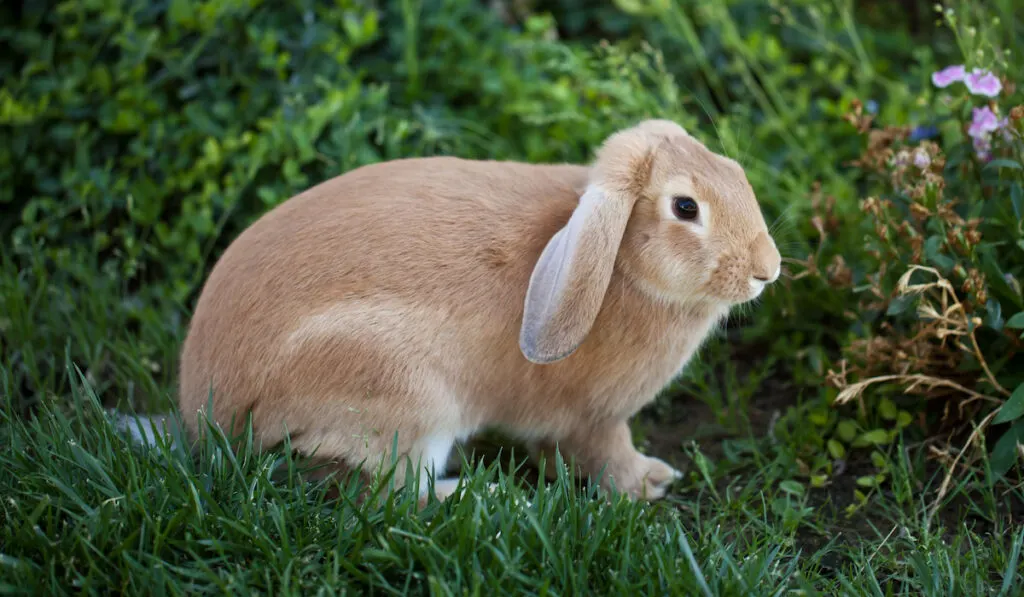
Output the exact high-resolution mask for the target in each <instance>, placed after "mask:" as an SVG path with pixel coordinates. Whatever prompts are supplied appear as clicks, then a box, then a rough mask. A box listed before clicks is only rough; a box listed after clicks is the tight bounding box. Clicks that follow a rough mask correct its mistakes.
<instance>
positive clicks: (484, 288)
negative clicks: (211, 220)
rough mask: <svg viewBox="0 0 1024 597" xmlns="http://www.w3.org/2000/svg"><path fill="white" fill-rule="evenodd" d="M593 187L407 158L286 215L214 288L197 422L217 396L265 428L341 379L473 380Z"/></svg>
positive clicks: (282, 209)
mask: <svg viewBox="0 0 1024 597" xmlns="http://www.w3.org/2000/svg"><path fill="white" fill-rule="evenodd" d="M586 176H587V171H586V169H585V168H583V167H579V166H570V165H528V164H520V163H506V162H484V161H471V160H462V159H458V158H421V159H409V160H397V161H393V162H385V163H381V164H376V165H372V166H367V167H363V168H360V169H357V170H354V171H352V172H349V173H347V174H345V175H342V176H339V177H337V178H334V179H331V180H329V181H326V182H324V183H322V184H320V185H318V186H316V187H313V188H311V189H309V190H308V191H306V192H304V193H302V194H300V195H297V196H296V197H294V198H292V199H291V200H289V201H286V202H284V203H283V204H281V205H279V206H278V207H277V208H275V209H273V210H271V211H270V212H268V213H267V214H266V215H264V216H263V217H262V218H260V219H259V220H258V221H257V222H255V223H254V224H253V225H252V226H250V227H249V228H248V229H246V230H245V231H244V232H243V233H242V234H241V235H240V236H239V237H238V238H237V239H236V240H235V241H234V242H233V243H232V244H231V245H230V246H229V247H228V249H227V250H226V251H225V252H224V254H223V256H222V257H221V258H220V260H219V261H218V263H217V264H216V265H215V266H214V268H213V270H212V271H211V273H210V276H209V279H208V280H207V282H206V284H205V286H204V288H203V291H202V293H201V295H200V298H199V301H198V303H197V305H196V310H195V312H194V315H193V318H192V322H191V324H190V330H189V335H188V337H187V338H186V342H185V345H184V347H183V351H182V358H181V372H180V382H181V383H180V401H181V407H182V412H183V414H185V415H186V416H185V419H186V422H189V423H194V420H192V419H193V418H192V417H191V416H190V414H191V413H194V412H195V411H196V410H197V409H199V408H201V407H203V406H205V404H206V401H207V399H208V397H209V395H210V394H209V393H210V391H211V389H212V391H213V414H214V417H215V418H216V419H217V420H218V421H220V422H221V423H222V424H226V423H227V422H228V421H230V419H231V417H232V416H234V417H236V418H237V419H239V420H241V419H242V418H243V417H244V416H245V413H246V412H247V411H252V413H253V415H254V423H257V422H258V421H257V419H265V420H266V421H273V420H274V419H275V417H278V416H279V412H278V411H286V410H288V409H296V408H303V409H307V410H308V409H309V408H313V409H314V410H315V409H316V404H317V401H319V400H324V399H325V397H326V396H329V395H332V394H337V393H338V392H340V391H345V390H346V388H339V387H338V383H339V380H345V382H344V383H351V384H352V387H351V388H347V389H348V390H349V391H360V392H363V391H365V392H367V393H380V394H382V395H386V394H389V393H400V392H407V391H408V388H404V387H389V386H391V385H394V384H398V385H402V384H406V385H408V384H411V383H420V382H422V383H426V382H425V381H424V379H425V377H424V376H428V377H431V378H432V379H435V381H437V380H441V381H440V382H441V383H449V384H452V383H461V381H460V380H464V378H465V377H466V375H467V373H466V371H467V370H466V369H465V364H464V363H463V360H464V359H465V355H466V354H467V353H468V354H472V355H473V356H475V357H477V358H485V355H483V354H480V351H479V350H477V349H478V348H480V347H481V346H483V345H492V346H493V344H494V343H502V344H504V343H507V344H508V348H509V351H508V352H509V354H517V353H516V350H517V349H516V337H517V333H518V325H519V319H520V318H521V315H522V301H523V297H524V294H525V291H526V287H527V284H528V280H529V277H530V272H531V269H532V266H533V263H534V262H535V260H536V257H537V256H538V255H539V254H540V252H541V251H542V250H543V248H544V245H545V243H546V242H547V240H548V239H549V238H550V237H551V235H552V234H554V233H555V231H557V230H558V229H559V228H560V227H561V226H562V225H563V224H564V223H565V221H566V220H567V219H568V218H569V216H570V214H571V213H572V210H573V208H574V207H575V205H576V203H577V200H578V197H579V193H580V192H581V191H582V189H583V188H584V186H585V184H586ZM500 352H505V351H500ZM327 364H329V366H330V370H324V369H323V368H324V367H325V366H327ZM477 371H479V369H477ZM396 408H401V406H396Z"/></svg>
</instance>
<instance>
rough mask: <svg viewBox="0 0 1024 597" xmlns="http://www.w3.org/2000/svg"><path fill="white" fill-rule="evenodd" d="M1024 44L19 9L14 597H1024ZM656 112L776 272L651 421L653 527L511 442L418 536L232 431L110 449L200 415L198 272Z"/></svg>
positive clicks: (7, 60) (2, 495)
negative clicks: (318, 213)
mask: <svg viewBox="0 0 1024 597" xmlns="http://www.w3.org/2000/svg"><path fill="white" fill-rule="evenodd" d="M1021 19H1022V15H1021V14H1020V11H1019V10H1016V7H1015V2H1014V1H1013V0H994V1H992V2H988V3H978V2H950V3H948V4H943V5H941V6H935V5H934V4H932V3H928V2H914V1H912V0H906V1H902V2H881V1H878V2H875V1H873V0H872V1H864V2H852V1H848V0H830V1H828V2H817V1H812V0H798V1H795V2H787V3H778V2H774V1H771V2H764V1H753V0H727V1H725V2H722V3H720V4H710V3H696V2H683V1H680V2H674V1H670V0H629V1H626V0H618V1H616V2H611V3H593V4H591V3H584V2H580V1H578V0H549V1H543V2H542V1H540V0H536V1H526V2H521V1H499V2H473V1H470V0H395V1H393V2H391V1H389V2H376V3H375V2H369V1H360V0H337V1H336V2H333V3H326V2H314V1H312V0H288V1H287V2H277V3H270V2H261V1H259V0H207V1H203V2H190V1H188V0H171V1H169V2H159V3H146V2H141V1H139V0H107V1H77V2H75V1H66V2H38V3H18V4H17V5H15V4H13V3H8V4H4V5H3V6H0V39H2V40H3V42H4V44H5V45H6V46H8V47H10V48H11V50H10V51H9V52H4V53H3V56H0V73H2V74H3V84H2V85H3V86H2V87H0V141H2V142H0V207H2V212H0V233H2V234H3V238H4V242H3V244H2V245H0V446H2V447H3V449H2V450H0V592H3V593H4V594H16V595H20V594H24V595H40V594H65V593H67V594H70V593H76V594H83V593H84V594H110V593H122V594H145V595H159V594H186V593H187V594H208V593H217V594H224V593H230V594H248V593H267V594H281V595H285V594H342V593H346V594H351V593H359V594H362V593H373V594H378V593H379V594H390V593H402V594H406V593H412V594H421V593H430V594H452V595H454V594H474V595H475V594H487V593H489V594H494V593H495V592H497V591H501V592H502V593H516V594H551V595H565V594H581V593H583V594H620V593H621V594H658V595H664V594H682V595H797V594H799V595H818V594H821V595H1001V596H1002V595H1005V596H1009V595H1018V594H1024V561H1022V554H1021V550H1022V547H1024V524H1022V521H1024V476H1022V474H1021V463H1022V462H1024V351H1022V348H1024V340H1022V339H1024V334H1022V330H1024V294H1022V290H1021V279H1022V277H1024V224H1022V222H1024V158H1022V156H1024V140H1022V131H1024V99H1022V95H1024V93H1022V91H1021V90H1018V82H1019V83H1020V84H1024V67H1022V66H1021V64H1022V63H1021V62H1020V61H1019V58H1018V57H1019V56H1021V55H1022V52H1024V48H1022V47H1021V40H1024V22H1022V20H1021ZM960 65H962V66H963V67H964V68H963V69H958V68H956V67H958V66H960ZM652 116H653V117H661V118H670V119H673V120H676V121H677V122H679V123H680V124H682V125H684V126H685V127H686V128H687V129H689V130H690V131H691V132H692V133H693V134H694V135H697V136H699V137H700V138H701V139H702V140H703V141H705V142H706V143H707V144H708V145H709V147H711V148H713V149H715V150H716V151H719V152H721V153H723V154H726V155H729V156H732V157H734V158H735V159H736V160H738V161H739V162H740V163H741V164H742V165H743V166H744V168H745V170H746V172H747V176H748V178H749V179H750V182H751V184H752V185H753V187H754V189H755V190H756V192H757V194H758V197H759V200H760V202H761V205H762V208H763V211H764V214H765V217H766V220H767V221H768V223H769V225H770V226H771V229H772V232H773V235H774V236H775V238H776V240H777V243H778V246H779V248H780V250H781V252H782V253H783V256H784V266H785V267H784V272H785V273H784V276H783V279H782V280H781V281H780V282H779V283H778V284H776V285H775V286H773V287H772V288H771V290H770V291H769V292H767V293H766V295H765V296H764V297H763V298H762V299H760V300H759V301H758V302H757V303H756V304H752V305H748V306H745V307H744V308H742V309H738V310H737V311H736V312H735V313H734V314H733V316H732V317H730V319H729V322H728V325H726V326H725V328H724V329H723V330H721V331H720V332H719V333H716V335H715V336H714V337H713V338H712V339H710V340H709V341H708V343H707V344H706V346H705V347H704V348H703V349H702V350H701V352H700V354H699V356H698V358H696V359H695V360H694V361H693V362H692V363H691V364H690V365H689V366H688V367H687V368H686V370H685V371H684V372H683V373H682V375H681V376H680V377H679V379H678V380H676V381H675V382H674V383H673V384H671V385H670V386H669V387H667V388H665V389H664V390H663V391H662V392H661V394H660V395H659V396H658V397H657V399H656V400H655V401H654V402H653V403H652V404H651V405H650V406H649V407H648V408H647V409H645V410H644V411H643V412H642V413H641V414H640V415H638V416H637V417H636V419H635V420H634V421H633V428H634V429H633V434H634V440H635V442H636V444H637V446H638V447H639V448H640V449H641V450H642V451H644V452H646V453H648V454H652V455H656V456H658V457H660V458H662V459H664V460H666V461H668V462H670V463H672V464H673V465H675V466H676V467H677V468H679V469H680V470H682V471H684V477H683V478H682V479H681V480H680V481H679V482H677V483H676V484H675V485H674V486H673V487H672V489H671V491H670V493H669V495H668V496H667V497H666V498H665V499H664V500H662V501H659V502H656V503H645V502H633V501H629V500H627V499H625V498H622V497H619V496H616V495H614V494H607V493H603V492H602V491H601V490H599V489H597V488H596V487H593V486H591V485H590V484H589V483H587V482H586V480H581V479H571V478H568V477H567V476H566V475H565V474H564V471H563V472H562V473H561V474H559V475H558V477H557V478H555V479H553V480H547V481H541V480H539V479H538V475H537V471H536V467H535V466H534V465H533V464H531V463H529V462H526V461H525V459H524V458H523V454H524V452H523V448H522V446H521V445H518V444H516V443H515V442H513V441H511V440H509V439H508V438H504V437H501V436H499V435H496V434H495V435H487V436H484V437H480V438H477V439H476V440H474V441H473V442H472V443H471V444H469V445H467V446H465V450H464V451H463V452H462V453H460V454H457V455H454V457H453V462H452V466H453V467H455V468H461V470H462V473H463V479H464V489H463V491H462V492H461V495H460V496H456V498H454V499H451V500H448V501H447V502H444V503H439V502H437V501H431V502H430V503H429V504H427V506H426V507H425V508H423V509H418V508H417V504H416V498H415V496H411V495H409V494H408V493H407V492H397V493H393V492H388V491H386V486H384V487H378V488H377V489H378V493H377V494H376V499H370V500H366V501H357V500H356V499H355V495H356V493H357V491H358V490H359V487H357V486H355V485H353V484H347V485H345V486H344V487H343V488H342V490H341V491H340V492H339V491H334V490H333V489H334V488H333V486H332V485H331V483H330V482H329V481H323V480H321V481H309V480H307V479H304V478H303V477H302V476H301V473H302V472H303V469H304V468H305V467H307V466H308V463H306V462H303V461H301V460H300V459H298V458H297V457H295V456H294V455H292V454H290V453H289V452H288V451H287V450H285V449H281V450H273V451H260V450H256V449H255V447H254V446H253V442H252V439H251V437H250V436H249V435H247V434H244V433H243V435H242V436H241V437H238V438H228V437H225V436H224V435H223V434H222V433H220V432H219V431H218V430H217V429H216V428H213V427H210V428H209V429H208V431H209V433H207V434H206V435H204V437H203V438H202V439H201V441H199V442H198V443H197V445H196V446H195V453H189V451H188V450H187V449H186V448H187V446H185V445H183V444H182V443H181V438H180V437H176V439H177V441H175V442H171V441H170V440H171V439H174V438H175V436H174V434H172V435H171V436H169V437H167V438H164V439H160V440H158V442H157V444H156V445H155V446H150V447H146V446H141V445H138V444H135V443H133V442H132V441H131V439H130V438H128V437H127V436H126V434H125V433H124V432H123V431H122V430H121V429H119V428H118V425H117V422H118V421H119V419H118V415H117V414H116V413H118V412H120V413H130V412H138V413H168V414H169V415H170V417H171V419H172V422H173V419H175V417H177V413H176V412H175V411H174V406H173V404H174V399H175V389H176V371H177V359H178V353H179V350H180V346H181V342H182V339H183V338H184V334H185V331H186V326H187V324H188V321H189V316H190V312H191V309H192V307H193V306H194V304H195V300H196V298H197V295H198V292H199V290H200V289H201V287H202V283H203V281H204V279H205V276H206V274H207V273H208V272H209V269H210V267H211V266H212V264H213V263H214V262H215V260H216V259H217V257H218V255H219V254H220V252H221V251H223V250H224V248H225V247H226V246H227V244H228V243H229V242H230V241H231V240H232V239H233V238H234V237H235V236H237V234H238V233H239V232H241V230H243V229H244V228H245V227H246V226H247V225H248V224H249V223H250V222H252V221H253V220H254V219H255V218H256V217H258V216H259V215H260V214H262V213H263V212H265V211H266V210H267V209H269V208H270V207H272V206H273V205H276V204H278V203H280V202H281V201H284V200H285V199H287V198H288V197H290V196H291V195H293V194H295V193H297V192H299V191H301V190H303V189H305V188H307V187H309V186H311V185H313V184H316V183H317V182H320V181H322V180H325V179H327V178H329V177H331V176H335V175H337V174H340V173H342V172H345V171H348V170H351V169H353V168H355V167H358V166H360V165H364V164H369V163H375V162H379V161H382V160H389V159H396V158H400V157H408V156H424V155H458V156H462V157H469V158H488V159H515V160H524V161H530V162H576V163H584V162H586V161H587V160H589V159H590V158H591V157H592V153H591V152H592V150H593V149H594V148H595V147H596V145H597V144H598V143H599V142H600V140H601V139H603V138H604V137H605V136H607V135H608V134H609V133H610V132H611V131H614V130H616V129H619V128H623V127H626V126H629V125H630V124H633V123H635V122H636V121H637V120H639V119H642V118H647V117H652ZM171 427H172V429H174V428H175V426H174V425H173V424H172V426H171ZM560 470H561V469H560ZM487 483H496V484H497V489H496V490H495V491H494V492H488V491H486V490H485V487H486V485H487ZM385 485H386V480H385Z"/></svg>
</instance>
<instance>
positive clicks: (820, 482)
mask: <svg viewBox="0 0 1024 597" xmlns="http://www.w3.org/2000/svg"><path fill="white" fill-rule="evenodd" d="M826 481H828V475H811V487H824V486H825V482H826Z"/></svg>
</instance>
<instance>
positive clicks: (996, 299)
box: [807, 9, 1024, 500]
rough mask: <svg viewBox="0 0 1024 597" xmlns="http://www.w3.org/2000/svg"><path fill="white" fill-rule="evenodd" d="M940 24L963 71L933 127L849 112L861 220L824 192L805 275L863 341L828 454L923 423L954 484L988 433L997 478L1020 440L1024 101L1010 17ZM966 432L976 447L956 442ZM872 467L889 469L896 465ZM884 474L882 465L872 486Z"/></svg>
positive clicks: (840, 378)
mask: <svg viewBox="0 0 1024 597" xmlns="http://www.w3.org/2000/svg"><path fill="white" fill-rule="evenodd" d="M943 14H944V16H945V18H946V21H947V22H948V23H949V24H950V25H951V26H952V27H953V28H954V30H955V31H956V33H957V37H958V39H959V40H960V42H961V43H962V44H964V45H965V47H964V50H965V55H966V57H967V63H966V64H965V65H954V66H952V67H948V68H944V69H941V70H937V71H936V72H935V73H934V74H933V75H932V77H931V80H932V84H933V85H934V86H935V87H937V89H936V93H931V92H929V93H926V94H925V95H924V96H923V98H922V100H924V101H923V105H924V108H925V109H924V110H923V111H922V112H923V113H924V114H927V115H928V118H927V120H926V121H925V122H923V123H920V124H919V125H918V126H916V127H915V126H912V125H910V124H909V123H901V124H898V125H888V126H882V127H878V126H876V125H875V121H876V118H875V116H874V115H872V114H868V113H867V112H865V110H864V107H863V105H861V104H860V103H859V102H858V103H855V104H854V105H853V109H852V111H851V112H850V113H849V114H848V115H847V120H848V121H849V122H850V123H851V124H852V125H853V126H854V127H855V129H856V131H857V132H858V133H859V134H861V135H862V136H864V137H866V139H867V143H866V149H865V151H864V153H863V155H862V156H861V157H860V158H859V159H858V160H857V161H856V162H855V166H856V167H857V169H858V170H859V171H860V172H863V173H864V174H865V175H866V178H865V180H866V183H867V184H866V190H867V193H865V194H866V197H865V198H864V199H863V200H862V201H860V203H859V205H860V209H861V211H862V212H863V217H861V218H859V219H858V221H856V222H850V221H849V220H842V219H840V218H838V217H836V215H835V213H834V212H833V210H834V207H835V201H834V199H832V198H827V199H823V198H822V197H820V196H819V197H817V199H816V202H815V203H816V207H817V214H818V215H817V217H816V222H817V223H818V228H819V231H820V234H821V236H822V238H823V239H828V242H826V243H823V244H822V245H821V246H820V247H819V253H817V254H815V255H812V256H811V258H810V259H809V260H808V262H807V264H808V266H809V267H810V268H811V271H813V273H814V275H815V277H816V278H817V279H818V280H820V281H821V282H823V283H825V284H828V285H829V286H831V287H832V288H838V289H846V292H847V293H848V296H849V297H850V298H851V299H853V302H851V304H850V310H849V315H848V318H849V320H850V322H851V323H852V326H851V327H850V328H848V329H850V331H851V334H850V336H849V337H848V338H847V340H846V341H845V342H844V346H843V350H842V358H841V359H839V360H838V361H837V362H836V363H835V364H834V368H833V369H831V370H830V371H829V373H828V380H829V382H830V383H831V385H833V386H834V387H835V388H836V389H837V390H838V394H837V396H836V399H835V402H836V403H837V404H845V403H854V404H856V405H857V411H858V412H857V414H856V415H855V416H854V417H853V418H851V419H847V420H843V419H840V418H832V419H831V420H829V422H828V424H827V425H825V423H824V421H823V422H822V424H823V425H825V426H826V427H829V428H830V429H831V433H829V434H825V435H824V436H822V438H821V440H819V442H818V443H817V445H818V446H819V449H820V448H826V449H827V450H828V451H829V453H830V454H831V456H833V457H834V458H842V457H843V455H844V454H845V453H846V451H847V449H848V448H850V447H853V448H865V447H870V448H877V447H879V446H884V445H886V444H889V443H891V442H893V441H894V440H895V439H896V438H897V437H898V435H899V434H900V432H901V431H903V430H904V429H905V428H907V427H908V426H910V425H911V424H912V422H915V419H916V417H912V416H911V412H913V413H915V414H919V415H920V417H921V418H920V419H917V420H919V421H920V423H921V426H922V427H923V430H924V431H925V432H926V433H927V434H928V436H929V439H928V441H930V442H932V443H933V444H934V446H935V451H936V453H937V454H938V455H939V457H940V460H942V461H943V462H944V463H945V464H946V465H947V466H948V467H949V471H948V476H947V478H946V480H947V483H948V482H949V481H950V479H951V475H953V473H954V471H955V470H956V467H957V465H958V464H959V463H960V462H961V460H962V459H963V458H964V457H967V458H966V460H964V462H966V461H969V460H973V458H974V457H975V456H976V452H974V451H972V450H970V448H973V447H975V446H976V445H981V444H982V442H981V441H979V440H981V439H983V438H984V437H985V435H984V432H985V431H986V430H987V427H989V426H990V425H991V426H992V427H994V429H993V430H994V431H995V436H994V437H995V438H997V441H995V442H994V444H993V445H992V446H991V449H990V455H989V456H990V461H989V467H990V469H989V470H990V471H991V472H992V473H993V475H994V478H997V479H998V478H1000V477H1002V476H1003V475H1005V474H1006V473H1007V471H1008V470H1009V469H1010V467H1011V466H1012V465H1013V463H1014V462H1015V460H1016V458H1017V451H1018V443H1021V444H1024V420H1022V415H1024V354H1022V352H1021V348H1022V346H1024V343H1022V342H1021V338H1022V334H1021V331H1020V330H1021V329H1022V328H1024V295H1022V292H1021V279H1022V276H1024V227H1022V225H1021V222H1022V221H1024V220H1022V217H1024V160H1022V157H1024V142H1022V139H1024V135H1022V133H1024V122H1022V119H1024V105H1022V104H1021V98H1020V95H1019V94H1018V93H1017V91H1016V85H1015V83H1014V81H1015V80H1019V78H1020V74H1021V73H1020V71H1019V69H1015V68H1013V67H1012V66H1011V62H1009V61H1008V60H1007V59H1006V54H1005V53H1004V50H1003V48H1002V46H1001V45H1000V44H999V38H998V35H997V33H998V32H999V30H998V29H996V27H997V26H998V24H999V20H998V18H997V19H993V20H985V21H983V22H982V23H981V25H982V27H981V32H979V28H978V27H977V26H976V25H975V24H974V23H973V22H965V21H964V17H960V18H958V14H960V13H958V12H956V11H954V10H952V9H949V10H947V11H946V12H944V13H943ZM965 16H970V15H965ZM997 73H998V74H997ZM826 264H827V267H826ZM929 404H937V408H935V409H928V405H929ZM903 409H906V410H903ZM958 434H959V436H960V437H961V439H963V438H965V437H966V439H965V440H964V441H966V443H967V445H965V446H963V447H962V448H952V447H950V446H949V445H948V438H949V437H951V436H952V437H956V436H957V435H958ZM875 462H876V464H878V465H879V468H880V469H884V467H885V459H884V458H882V457H881V456H877V457H876V458H875ZM819 464H820V465H823V464H824V463H823V462H822V461H821V460H819ZM884 478H885V475H884V470H882V471H881V472H879V473H878V474H875V475H868V476H865V477H862V479H861V485H862V486H863V487H873V486H875V485H877V484H878V483H879V482H881V481H882V480H884ZM944 489H945V487H944ZM860 497H861V499H862V500H863V497H864V496H863V494H862V495H861V496H860ZM940 497H941V496H940Z"/></svg>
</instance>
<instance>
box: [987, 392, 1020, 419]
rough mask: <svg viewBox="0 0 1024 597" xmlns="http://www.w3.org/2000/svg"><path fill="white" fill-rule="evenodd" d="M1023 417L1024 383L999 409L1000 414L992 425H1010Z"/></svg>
mask: <svg viewBox="0 0 1024 597" xmlns="http://www.w3.org/2000/svg"><path fill="white" fill-rule="evenodd" d="M1021 415H1024V383H1022V384H1020V385H1019V386H1017V389H1016V390H1014V391H1013V394H1011V395H1010V398H1009V399H1007V401H1006V402H1004V403H1003V405H1002V406H1000V407H999V414H997V415H996V418H994V419H992V423H993V424H995V425H998V424H999V423H1009V422H1010V421H1016V420H1017V419H1019V418H1020V417H1021Z"/></svg>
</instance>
